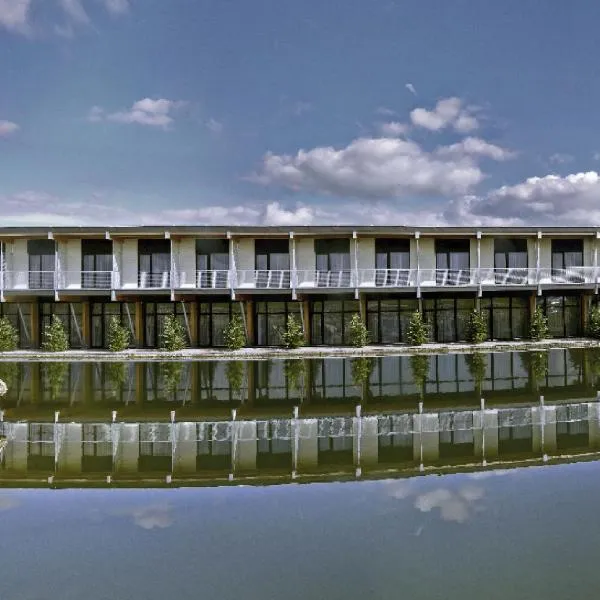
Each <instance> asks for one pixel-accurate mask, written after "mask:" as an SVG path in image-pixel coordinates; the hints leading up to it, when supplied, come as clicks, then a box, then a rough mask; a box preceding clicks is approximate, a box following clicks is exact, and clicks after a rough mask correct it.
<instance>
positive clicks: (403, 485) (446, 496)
mask: <svg viewBox="0 0 600 600" xmlns="http://www.w3.org/2000/svg"><path fill="white" fill-rule="evenodd" d="M385 485H386V490H387V495H388V496H390V497H391V498H395V499H397V500H404V499H406V498H411V497H414V507H415V508H416V509H418V510H420V511H421V512H431V511H433V510H434V509H439V511H440V516H441V518H442V519H443V520H444V521H453V522H455V523H464V522H465V521H466V520H467V519H468V518H469V516H470V515H471V513H472V512H473V511H475V510H478V508H479V507H478V502H479V501H480V500H481V499H483V497H484V495H485V491H484V489H483V488H482V487H480V486H476V485H473V484H467V485H463V486H462V487H460V488H459V489H458V490H456V491H454V490H451V489H449V488H437V489H435V490H432V491H430V492H425V493H423V494H419V493H418V490H416V489H414V486H413V484H412V483H411V481H409V480H396V481H394V480H390V481H387V482H386V483H385ZM417 531H418V533H415V535H420V533H421V531H422V530H421V531H419V530H417Z"/></svg>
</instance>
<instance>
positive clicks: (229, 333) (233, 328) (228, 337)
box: [223, 315, 246, 350]
mask: <svg viewBox="0 0 600 600" xmlns="http://www.w3.org/2000/svg"><path fill="white" fill-rule="evenodd" d="M223 335H224V337H225V345H226V346H227V348H229V350H239V349H240V348H243V347H244V346H245V345H246V329H245V327H244V322H243V321H242V317H240V316H239V315H234V316H233V317H232V318H231V321H229V323H228V324H227V326H226V327H225V330H224V331H223Z"/></svg>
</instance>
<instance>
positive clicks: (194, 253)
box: [0, 226, 600, 348]
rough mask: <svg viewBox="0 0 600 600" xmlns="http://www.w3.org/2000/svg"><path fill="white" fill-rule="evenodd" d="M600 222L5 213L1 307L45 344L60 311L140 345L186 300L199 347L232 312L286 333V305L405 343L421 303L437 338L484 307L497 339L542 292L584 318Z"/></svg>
mask: <svg viewBox="0 0 600 600" xmlns="http://www.w3.org/2000/svg"><path fill="white" fill-rule="evenodd" d="M599 238H600V229H598V228H594V227H590V228H569V227H564V228H545V229H538V228H500V227H493V228H489V227H488V228H468V227H457V228H435V227H433V228H432V227H428V228H419V229H416V228H410V227H400V226H390V227H383V226H382V227H372V226H356V227H347V226H343V227H342V226H303V227H294V228H290V227H266V226H265V227H245V226H235V227H208V226H172V227H158V226H144V227H108V228H104V227H80V228H77V227H53V228H25V227H23V228H0V241H1V244H0V266H1V275H2V276H1V277H0V313H1V314H2V315H5V316H7V317H9V318H10V319H11V320H12V321H13V323H14V324H15V326H16V327H17V328H18V330H19V335H20V343H21V346H22V347H23V348H36V347H38V346H39V344H40V341H41V335H42V331H43V329H44V326H45V325H46V324H47V323H48V322H49V320H50V319H51V318H52V315H58V316H59V317H60V318H61V319H62V320H63V322H64V324H65V326H66V327H67V330H68V334H69V337H70V340H71V345H72V347H74V348H77V347H90V348H103V347H104V346H105V345H106V330H107V325H108V322H109V320H110V318H111V317H112V316H113V315H117V316H119V317H120V318H121V319H122V322H123V323H124V324H125V325H126V326H127V327H129V328H130V330H131V334H132V339H133V340H134V343H135V344H136V345H137V346H139V347H147V348H153V347H156V346H157V345H158V343H159V336H160V331H161V326H162V322H163V321H164V318H165V316H166V315H176V316H177V318H178V319H180V320H181V322H182V324H183V325H184V327H185V330H186V332H187V335H188V338H189V344H190V346H192V347H211V346H222V345H224V339H223V330H224V327H225V326H226V324H227V323H228V322H229V320H230V319H231V317H232V315H233V314H240V315H241V316H242V317H243V320H244V323H245V327H246V332H247V337H248V341H249V344H251V345H259V346H277V345H279V344H280V343H281V331H282V329H283V328H284V326H285V322H286V319H287V316H288V315H289V314H294V315H296V316H297V317H298V319H299V321H301V323H302V326H303V328H304V333H305V337H306V341H307V343H309V344H311V345H341V344H345V343H347V342H348V331H347V330H348V324H349V322H350V319H351V317H352V315H353V314H356V313H359V314H360V315H361V316H362V318H363V319H364V321H365V323H366V325H367V327H368V329H369V332H370V335H371V340H372V341H373V342H374V343H381V344H394V343H402V342H404V341H405V338H406V328H407V325H408V321H409V319H410V316H411V314H412V313H413V312H414V311H415V310H416V309H417V308H418V309H421V310H422V311H423V314H424V316H425V318H426V319H427V321H428V322H429V324H430V326H431V332H432V339H433V340H435V341H439V342H452V341H459V340H462V339H464V336H465V326H466V322H467V319H468V316H469V313H470V312H471V311H472V310H473V309H474V308H479V309H480V310H482V311H484V313H485V314H486V316H487V317H488V320H489V321H488V322H489V336H490V339H497V340H509V339H519V338H525V337H527V334H528V325H529V318H530V315H531V312H532V310H533V309H534V308H535V306H536V305H537V306H542V307H543V309H544V310H545V312H546V314H547V316H548V319H549V326H550V333H551V335H552V336H555V337H573V336H578V335H580V334H581V333H582V331H583V327H584V324H585V322H586V319H587V314H588V310H589V308H590V306H591V304H592V303H595V302H596V298H597V293H598V283H599V281H600V266H599V264H598V247H599V246H600V240H599Z"/></svg>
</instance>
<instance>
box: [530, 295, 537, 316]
mask: <svg viewBox="0 0 600 600" xmlns="http://www.w3.org/2000/svg"><path fill="white" fill-rule="evenodd" d="M535 307H536V293H535V292H532V293H531V295H530V296H529V321H530V322H531V319H532V317H533V313H534V312H535Z"/></svg>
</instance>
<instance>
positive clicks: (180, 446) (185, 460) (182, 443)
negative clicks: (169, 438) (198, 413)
mask: <svg viewBox="0 0 600 600" xmlns="http://www.w3.org/2000/svg"><path fill="white" fill-rule="evenodd" d="M196 437H197V435H196V423H177V424H176V425H175V435H174V439H176V440H177V444H176V450H175V457H174V458H175V460H174V461H173V472H174V473H195V472H196V454H197V440H196Z"/></svg>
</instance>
